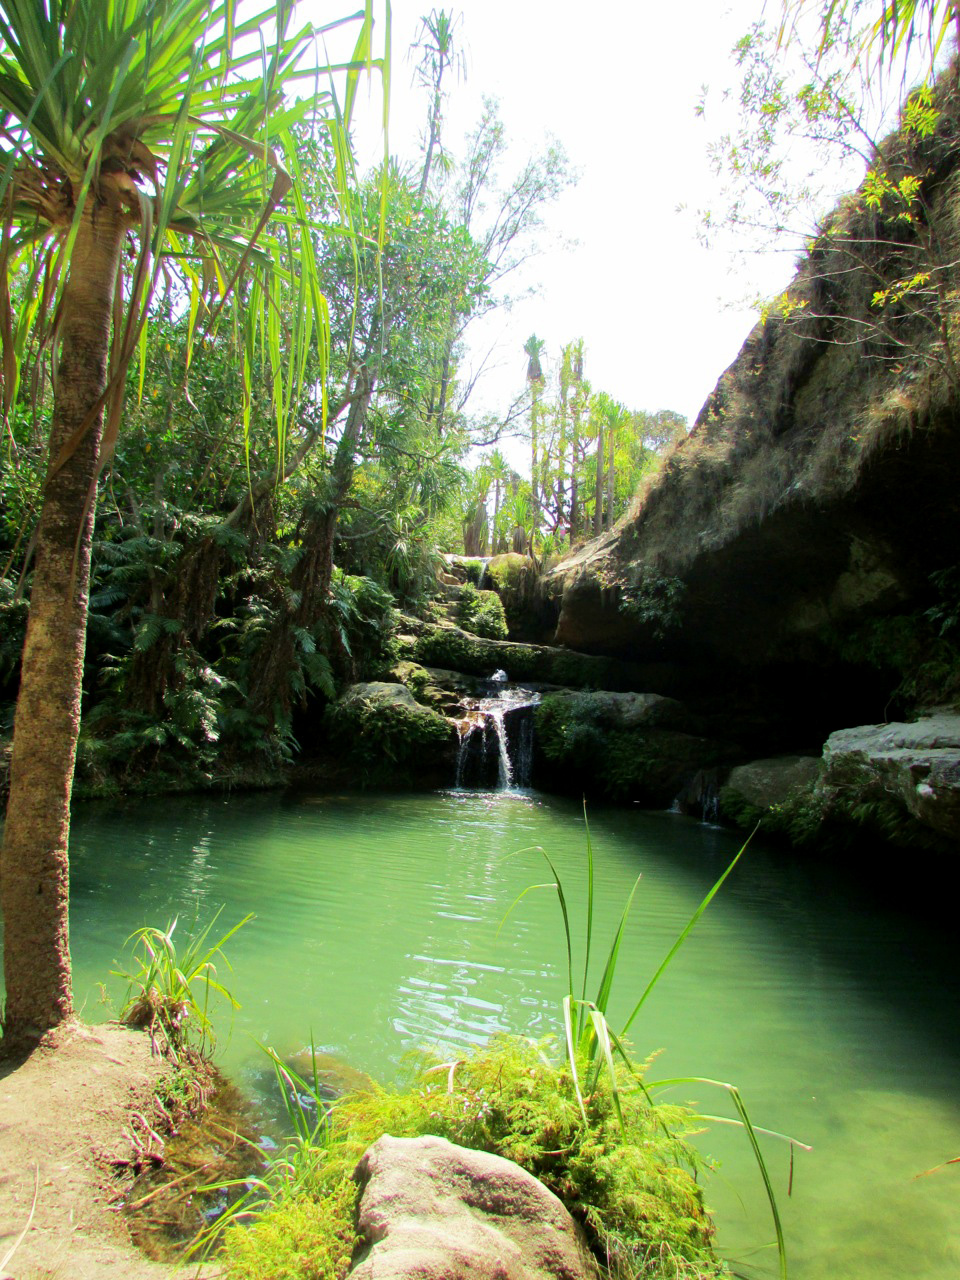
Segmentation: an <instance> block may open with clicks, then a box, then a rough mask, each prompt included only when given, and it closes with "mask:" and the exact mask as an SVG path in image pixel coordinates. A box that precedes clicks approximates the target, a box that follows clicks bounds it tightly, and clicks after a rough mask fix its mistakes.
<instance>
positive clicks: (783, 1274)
mask: <svg viewBox="0 0 960 1280" xmlns="http://www.w3.org/2000/svg"><path fill="white" fill-rule="evenodd" d="M741 852H742V850H741ZM737 856H738V857H739V854H738V855H737ZM680 1084H708V1085H711V1086H712V1087H713V1088H715V1089H723V1090H725V1091H726V1092H727V1093H728V1094H729V1095H730V1098H731V1099H732V1101H733V1105H734V1107H735V1108H736V1111H737V1114H738V1116H739V1117H740V1121H739V1123H740V1124H741V1125H742V1127H743V1130H744V1132H745V1133H746V1135H747V1141H748V1142H749V1143H750V1147H751V1149H752V1151H753V1157H754V1159H755V1160H756V1162H757V1168H758V1169H759V1170H760V1177H761V1178H762V1179H763V1185H764V1189H765V1190H766V1193H767V1201H768V1202H769V1205H770V1214H771V1216H772V1218H773V1229H774V1232H775V1233H776V1237H777V1254H778V1256H779V1259H780V1280H787V1250H786V1243H785V1241H784V1238H783V1224H782V1223H781V1221H780V1210H779V1209H778V1207H777V1197H776V1195H775V1194H774V1190H773V1183H772V1182H771V1180H770V1174H769V1172H768V1170H767V1166H766V1162H765V1161H764V1158H763V1153H762V1152H761V1150H760V1143H759V1142H758V1140H757V1134H758V1133H766V1134H769V1135H770V1136H771V1137H775V1138H778V1139H780V1140H781V1141H783V1142H789V1143H791V1144H792V1145H795V1146H798V1147H802V1148H803V1149H804V1150H805V1151H812V1150H813V1148H812V1147H810V1146H808V1145H807V1143H805V1142H800V1141H799V1140H798V1139H797V1138H791V1137H788V1136H787V1135H786V1134H784V1133H776V1132H774V1131H773V1130H771V1129H755V1128H754V1126H753V1124H752V1122H751V1120H750V1117H749V1115H748V1114H747V1108H746V1107H745V1106H744V1104H743V1098H742V1097H741V1096H740V1090H739V1089H738V1088H737V1086H736V1085H735V1084H728V1083H727V1082H726V1081H724V1080H709V1079H707V1078H706V1077H704V1076H678V1077H676V1078H675V1079H672V1080H657V1081H655V1082H653V1083H651V1084H650V1086H649V1087H650V1088H651V1089H666V1088H670V1087H672V1086H673V1085H680ZM703 1118H704V1119H705V1120H707V1119H713V1118H714V1117H710V1116H704V1117H703ZM725 1123H727V1124H731V1123H732V1124H736V1123H737V1122H736V1121H730V1120H727V1121H725Z"/></svg>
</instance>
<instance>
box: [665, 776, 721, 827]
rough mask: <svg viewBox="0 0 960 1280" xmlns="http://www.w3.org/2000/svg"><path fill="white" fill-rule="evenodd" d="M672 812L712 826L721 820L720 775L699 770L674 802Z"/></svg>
mask: <svg viewBox="0 0 960 1280" xmlns="http://www.w3.org/2000/svg"><path fill="white" fill-rule="evenodd" d="M672 812H674V813H686V814H689V815H690V816H691V817H694V818H699V819H700V821H701V822H706V823H707V824H709V825H712V824H714V823H716V822H719V820H720V774H719V771H718V770H717V769H698V770H697V772H696V773H695V774H694V775H693V777H692V778H690V779H689V781H688V782H687V783H686V784H685V785H684V787H683V789H682V790H681V791H680V794H679V795H678V796H677V798H676V799H675V800H674V802H673V806H672Z"/></svg>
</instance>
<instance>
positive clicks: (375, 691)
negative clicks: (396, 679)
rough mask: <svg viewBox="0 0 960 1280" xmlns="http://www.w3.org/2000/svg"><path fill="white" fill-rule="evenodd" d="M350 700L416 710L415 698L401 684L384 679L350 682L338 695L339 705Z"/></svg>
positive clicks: (344, 704)
mask: <svg viewBox="0 0 960 1280" xmlns="http://www.w3.org/2000/svg"><path fill="white" fill-rule="evenodd" d="M351 702H368V703H370V704H371V705H372V706H385V707H389V706H394V707H410V708H411V709H413V710H416V707H417V700H416V698H415V697H414V696H413V694H412V693H411V692H410V690H409V689H408V688H407V687H406V685H403V684H393V683H392V682H390V681H386V680H369V681H367V682H366V683H365V684H351V685H348V687H347V688H346V689H345V690H344V692H343V694H342V695H341V697H340V703H339V705H341V706H346V705H348V704H349V703H351Z"/></svg>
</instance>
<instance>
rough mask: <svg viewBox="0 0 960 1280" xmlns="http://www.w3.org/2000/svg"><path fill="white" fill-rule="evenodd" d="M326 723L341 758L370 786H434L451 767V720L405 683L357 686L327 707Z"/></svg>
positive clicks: (331, 739) (454, 737)
mask: <svg viewBox="0 0 960 1280" xmlns="http://www.w3.org/2000/svg"><path fill="white" fill-rule="evenodd" d="M325 726H326V729H327V733H328V735H329V740H330V745H331V747H332V748H333V749H334V750H335V751H336V752H337V754H338V758H339V759H340V762H341V763H342V764H344V765H346V766H347V767H349V768H351V769H352V770H354V771H355V776H356V777H357V779H358V780H359V781H360V782H361V783H362V784H364V785H379V786H389V785H410V784H416V783H420V784H422V785H431V784H433V783H434V782H435V781H436V775H437V774H444V773H445V772H447V771H448V769H449V764H450V760H451V758H452V751H453V749H454V747H455V743H456V729H455V727H454V726H453V724H451V722H450V721H449V720H447V719H445V718H444V716H442V715H440V714H439V713H438V712H436V711H433V710H431V709H430V708H429V707H424V706H421V705H420V704H419V703H418V702H417V701H416V699H415V698H414V696H413V694H412V693H411V691H410V690H409V689H408V688H406V686H405V685H402V684H394V683H389V682H382V681H374V682H371V683H367V684H355V685H351V686H350V687H349V688H348V689H347V690H346V691H345V692H344V693H343V694H342V695H341V697H340V698H339V699H338V700H337V702H335V703H334V704H333V705H332V706H330V707H328V708H327V711H326V714H325Z"/></svg>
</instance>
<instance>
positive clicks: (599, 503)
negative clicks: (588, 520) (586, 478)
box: [593, 422, 604, 538]
mask: <svg viewBox="0 0 960 1280" xmlns="http://www.w3.org/2000/svg"><path fill="white" fill-rule="evenodd" d="M603 452H604V451H603V423H602V422H598V423H597V474H596V477H595V480H596V483H595V484H594V487H593V497H594V503H595V505H594V510H593V533H594V536H595V537H597V538H599V537H600V534H601V533H602V532H603Z"/></svg>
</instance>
